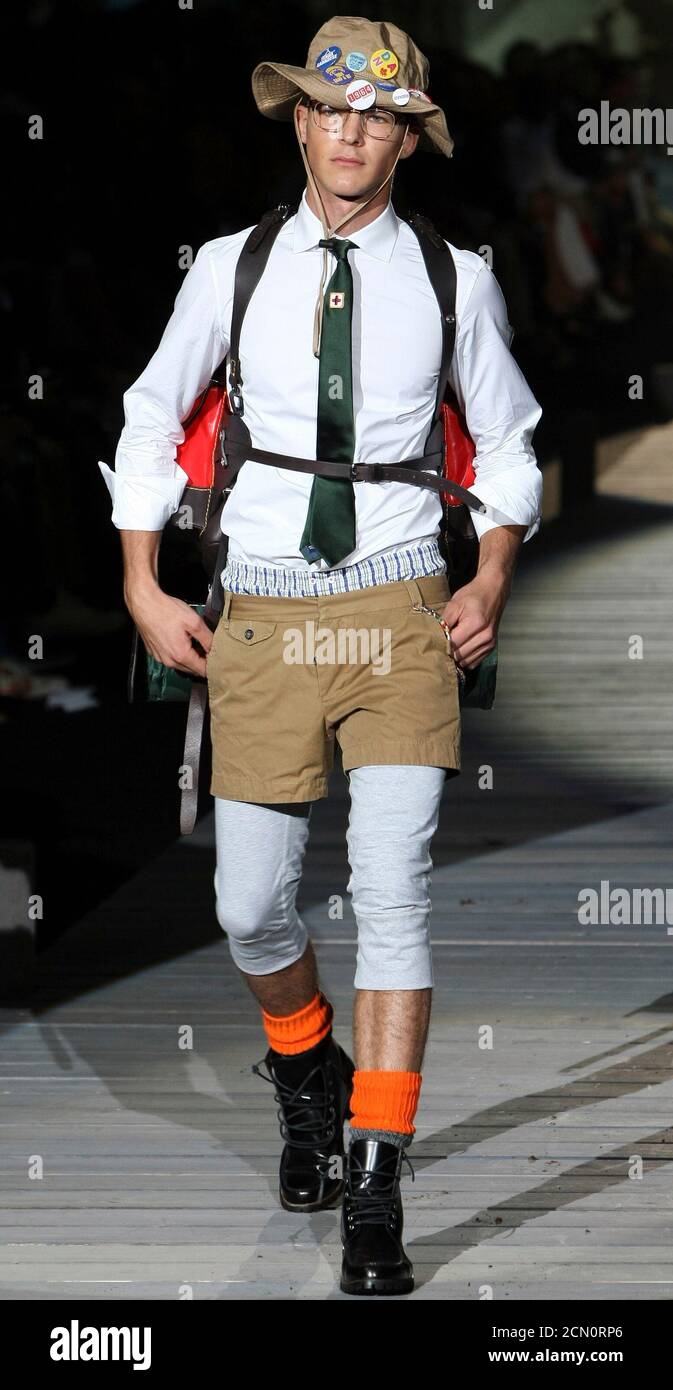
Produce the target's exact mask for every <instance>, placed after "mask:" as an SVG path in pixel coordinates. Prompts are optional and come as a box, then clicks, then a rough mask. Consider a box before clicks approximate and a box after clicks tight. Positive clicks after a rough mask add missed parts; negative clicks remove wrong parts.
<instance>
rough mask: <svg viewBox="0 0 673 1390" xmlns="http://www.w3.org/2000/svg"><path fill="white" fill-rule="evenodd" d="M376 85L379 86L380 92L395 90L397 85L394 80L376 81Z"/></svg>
mask: <svg viewBox="0 0 673 1390" xmlns="http://www.w3.org/2000/svg"><path fill="white" fill-rule="evenodd" d="M376 86H377V87H379V88H380V90H381V91H382V92H396V91H397V85H396V83H395V82H377V83H376Z"/></svg>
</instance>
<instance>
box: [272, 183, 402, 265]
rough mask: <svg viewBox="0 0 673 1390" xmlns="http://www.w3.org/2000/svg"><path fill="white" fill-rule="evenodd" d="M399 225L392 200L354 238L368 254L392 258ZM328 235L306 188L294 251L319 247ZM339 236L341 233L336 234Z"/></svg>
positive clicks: (377, 258)
mask: <svg viewBox="0 0 673 1390" xmlns="http://www.w3.org/2000/svg"><path fill="white" fill-rule="evenodd" d="M399 228H400V219H399V217H398V216H397V213H396V212H395V209H394V207H393V205H392V203H391V202H390V200H388V203H387V206H386V207H385V208H384V209H383V212H382V213H380V214H379V216H378V217H376V218H375V219H374V221H373V222H370V223H369V224H368V225H367V226H366V227H361V228H360V230H359V231H358V232H353V233H352V239H353V241H354V242H355V243H356V245H357V246H358V247H359V248H361V249H362V250H363V251H364V252H365V253H366V254H367V255H368V256H374V257H375V258H376V260H378V261H389V260H390V258H391V256H392V254H393V249H394V246H395V242H396V241H397V236H398V232H399ZM324 235H325V233H324V231H323V227H322V223H321V221H320V218H319V217H316V215H315V213H314V212H311V209H310V207H309V205H308V203H307V201H306V189H304V192H303V194H302V198H301V202H300V204H299V207H298V209H297V213H296V216H295V219H294V236H293V241H292V250H293V251H295V252H297V251H308V250H309V249H310V248H311V247H313V246H317V245H318V242H319V241H322V240H323V238H324ZM339 235H340V234H339V232H337V233H336V236H337V237H338V236H339Z"/></svg>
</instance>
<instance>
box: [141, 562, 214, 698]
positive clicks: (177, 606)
mask: <svg viewBox="0 0 673 1390" xmlns="http://www.w3.org/2000/svg"><path fill="white" fill-rule="evenodd" d="M126 606H127V608H128V610H129V613H130V614H131V617H132V618H133V621H134V623H135V624H136V627H137V628H138V631H139V633H140V636H141V637H142V640H143V642H144V644H145V647H146V648H147V651H148V652H149V654H150V656H153V657H154V658H155V659H156V660H157V661H161V662H163V664H164V666H170V667H171V668H172V669H173V670H175V671H184V672H187V673H188V674H189V675H190V676H205V674H206V658H205V656H201V655H200V653H199V652H198V651H197V649H196V648H195V647H194V646H192V638H194V639H195V640H196V641H197V642H198V643H199V644H200V645H201V646H202V647H203V650H204V652H206V653H208V652H209V651H210V648H211V646H212V641H213V633H212V632H211V630H210V628H209V627H208V624H207V623H205V622H204V621H203V618H202V617H201V615H200V614H199V613H196V612H195V611H194V609H193V608H190V606H189V604H188V603H183V601H182V599H181V598H171V596H170V594H165V593H164V592H163V590H162V589H160V588H159V586H158V584H154V585H151V586H149V587H148V586H145V587H143V588H142V589H140V590H133V589H132V590H130V591H129V592H127V594H126Z"/></svg>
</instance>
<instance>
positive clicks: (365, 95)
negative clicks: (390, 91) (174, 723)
mask: <svg viewBox="0 0 673 1390" xmlns="http://www.w3.org/2000/svg"><path fill="white" fill-rule="evenodd" d="M346 101H347V102H348V105H349V106H350V108H351V111H366V110H367V107H368V106H373V105H374V102H375V101H376V89H375V87H374V85H373V83H372V82H368V81H367V80H366V78H364V79H363V78H362V77H356V78H355V81H354V82H351V83H350V85H349V86H348V87H347V88H346Z"/></svg>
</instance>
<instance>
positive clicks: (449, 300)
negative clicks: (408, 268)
mask: <svg viewBox="0 0 673 1390" xmlns="http://www.w3.org/2000/svg"><path fill="white" fill-rule="evenodd" d="M403 221H405V222H407V223H408V225H409V226H410V227H411V230H412V232H414V234H415V235H416V237H417V239H418V244H419V246H420V248H421V252H422V255H423V260H424V261H425V268H426V270H427V272H428V279H429V281H430V284H431V285H432V288H433V290H434V292H435V296H436V299H437V303H438V304H439V310H440V313H441V316H442V361H441V365H440V369H439V379H438V382H437V400H436V402H435V413H434V416H433V421H432V426H431V433H432V430H433V429H434V427H435V426H436V425H437V424H438V422H439V420H440V418H441V408H442V402H443V400H444V399H445V396H446V390H447V386H448V382H449V372H450V370H451V363H452V361H453V351H454V347H455V344H456V263H455V261H454V259H453V255H452V252H451V249H450V247H449V246H447V243H446V242H445V240H444V238H443V237H442V236H440V234H439V232H438V231H437V229H436V227H434V226H433V224H432V222H430V220H429V218H427V217H423V216H422V214H421V213H420V212H412V213H411V214H410V216H409V217H408V218H406V217H405V218H404V219H403Z"/></svg>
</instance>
